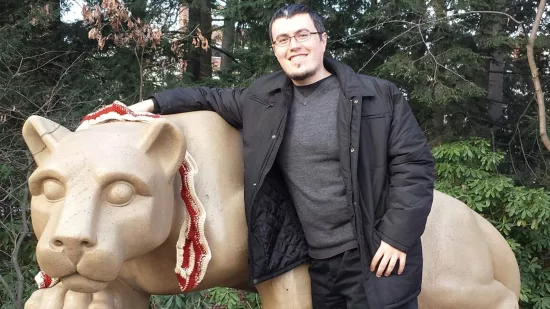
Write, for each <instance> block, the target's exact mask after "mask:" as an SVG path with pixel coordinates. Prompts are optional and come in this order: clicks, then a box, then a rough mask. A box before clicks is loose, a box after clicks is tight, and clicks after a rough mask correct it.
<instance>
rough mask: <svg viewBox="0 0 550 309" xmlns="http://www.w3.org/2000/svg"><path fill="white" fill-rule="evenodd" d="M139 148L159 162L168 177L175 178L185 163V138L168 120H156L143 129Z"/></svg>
mask: <svg viewBox="0 0 550 309" xmlns="http://www.w3.org/2000/svg"><path fill="white" fill-rule="evenodd" d="M139 148H140V149H142V150H143V151H144V152H145V153H146V154H148V155H150V156H151V158H152V159H153V160H154V161H157V162H159V164H160V166H161V167H162V169H163V172H164V173H165V175H167V176H173V175H175V173H176V172H177V171H178V169H179V167H180V166H181V164H182V163H183V160H184V158H185V152H186V148H187V147H186V142H185V136H184V135H183V134H182V133H181V132H180V131H179V130H178V129H177V128H176V127H175V126H174V125H173V124H172V123H171V122H169V121H168V120H166V119H163V118H156V119H155V120H153V121H152V122H151V123H150V124H148V125H146V126H145V127H144V128H143V129H142V135H141V139H140V142H139Z"/></svg>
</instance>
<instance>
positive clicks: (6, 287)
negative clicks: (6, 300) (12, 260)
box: [0, 274, 15, 302]
mask: <svg viewBox="0 0 550 309" xmlns="http://www.w3.org/2000/svg"><path fill="white" fill-rule="evenodd" d="M0 283H2V285H3V286H4V291H6V292H8V296H9V297H10V299H11V301H12V302H15V296H14V295H13V291H12V290H11V288H10V286H9V285H8V283H7V282H6V280H5V279H4V277H3V276H2V274H0Z"/></svg>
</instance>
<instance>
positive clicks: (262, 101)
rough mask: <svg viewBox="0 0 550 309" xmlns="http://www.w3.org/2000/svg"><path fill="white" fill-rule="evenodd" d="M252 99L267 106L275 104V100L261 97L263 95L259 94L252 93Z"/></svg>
mask: <svg viewBox="0 0 550 309" xmlns="http://www.w3.org/2000/svg"><path fill="white" fill-rule="evenodd" d="M250 99H251V100H252V101H255V102H258V103H260V104H262V105H265V106H267V107H272V106H273V104H274V103H273V102H271V101H269V100H266V99H264V98H261V97H259V96H257V95H251V96H250Z"/></svg>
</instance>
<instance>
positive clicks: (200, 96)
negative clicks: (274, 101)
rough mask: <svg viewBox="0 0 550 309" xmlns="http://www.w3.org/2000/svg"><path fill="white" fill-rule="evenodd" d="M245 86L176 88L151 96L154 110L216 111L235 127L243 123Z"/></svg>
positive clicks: (163, 111)
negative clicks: (229, 87) (233, 87)
mask: <svg viewBox="0 0 550 309" xmlns="http://www.w3.org/2000/svg"><path fill="white" fill-rule="evenodd" d="M245 92H246V88H237V89H220V88H208V87H190V88H176V89H171V90H166V91H162V92H158V93H156V94H154V95H153V96H152V99H153V101H154V102H155V112H158V113H160V114H164V115H166V114H175V113H184V112H191V111H199V110H209V111H214V112H216V113H218V114H219V115H220V116H221V117H222V118H223V119H225V121H227V123H229V124H230V125H232V126H233V127H235V128H237V129H241V128H242V125H243V117H242V101H243V100H244V98H245Z"/></svg>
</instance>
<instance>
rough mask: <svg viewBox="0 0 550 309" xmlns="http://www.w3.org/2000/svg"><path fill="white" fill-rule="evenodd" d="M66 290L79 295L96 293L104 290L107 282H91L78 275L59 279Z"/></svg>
mask: <svg viewBox="0 0 550 309" xmlns="http://www.w3.org/2000/svg"><path fill="white" fill-rule="evenodd" d="M60 281H61V282H63V285H65V286H66V287H67V288H68V289H70V290H71V291H75V292H80V293H96V292H99V291H102V290H104V289H105V288H106V287H107V285H108V284H109V282H107V281H98V280H93V279H90V278H87V277H84V276H82V275H80V274H78V273H75V274H72V275H69V276H65V277H62V278H60Z"/></svg>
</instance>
